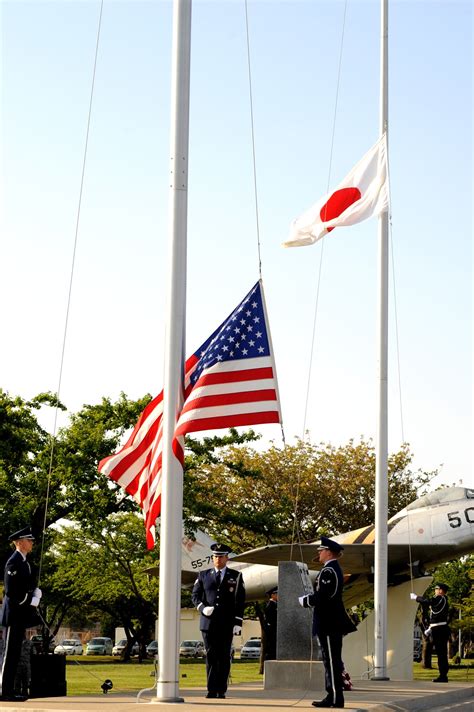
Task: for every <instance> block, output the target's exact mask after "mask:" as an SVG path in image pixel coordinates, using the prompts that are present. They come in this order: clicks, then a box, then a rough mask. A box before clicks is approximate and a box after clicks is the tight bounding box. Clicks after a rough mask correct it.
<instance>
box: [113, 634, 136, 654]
mask: <svg viewBox="0 0 474 712" xmlns="http://www.w3.org/2000/svg"><path fill="white" fill-rule="evenodd" d="M126 647H127V639H126V638H122V640H119V642H118V643H116V644H115V645H114V647H113V648H112V655H122V653H123V651H124V650H125V648H126ZM139 649H140V648H139V645H138V643H137V642H136V641H135V642H134V643H133V645H132V649H131V650H130V655H138V652H139Z"/></svg>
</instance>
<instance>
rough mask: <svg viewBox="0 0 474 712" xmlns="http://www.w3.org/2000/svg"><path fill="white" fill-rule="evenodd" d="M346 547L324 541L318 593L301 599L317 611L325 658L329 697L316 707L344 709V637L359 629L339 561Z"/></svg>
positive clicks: (315, 625)
mask: <svg viewBox="0 0 474 712" xmlns="http://www.w3.org/2000/svg"><path fill="white" fill-rule="evenodd" d="M343 550H344V547H343V546H341V545H340V544H339V543H338V542H337V541H334V540H333V539H328V537H326V536H323V537H321V545H320V546H319V547H318V552H319V554H318V558H319V561H320V562H321V563H322V564H323V568H322V569H321V571H320V572H319V575H318V578H317V579H316V581H315V584H314V592H313V593H310V594H309V595H307V596H300V598H299V599H298V600H299V602H300V604H301V605H302V606H303V607H304V608H309V607H313V608H314V613H313V635H317V636H318V640H319V643H320V645H321V652H322V656H323V663H324V671H325V682H326V693H327V694H326V697H325V698H324V699H323V700H318V701H316V700H315V701H314V702H313V703H312V704H313V706H314V707H344V695H343V677H342V673H343V670H344V666H343V663H342V637H343V636H344V635H346V634H347V633H352V632H353V631H355V630H356V627H355V625H354V623H353V622H352V620H351V619H350V618H349V616H348V614H347V611H346V609H345V607H344V603H343V600H342V589H343V586H344V576H343V573H342V569H341V567H340V565H339V561H338V559H339V558H340V557H341V556H342V552H343Z"/></svg>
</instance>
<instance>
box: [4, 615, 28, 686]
mask: <svg viewBox="0 0 474 712" xmlns="http://www.w3.org/2000/svg"><path fill="white" fill-rule="evenodd" d="M24 638H25V628H24V626H23V625H18V624H13V625H10V626H7V627H6V628H4V639H5V647H4V649H3V664H2V695H3V696H8V697H11V696H12V695H14V694H15V675H16V671H17V667H18V663H19V661H20V656H21V644H22V642H23V640H24Z"/></svg>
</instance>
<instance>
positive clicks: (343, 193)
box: [319, 188, 361, 232]
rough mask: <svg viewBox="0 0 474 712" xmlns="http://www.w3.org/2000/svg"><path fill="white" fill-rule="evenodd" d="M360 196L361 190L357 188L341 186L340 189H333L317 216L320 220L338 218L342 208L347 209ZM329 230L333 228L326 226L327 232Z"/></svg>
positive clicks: (326, 220) (342, 210) (325, 220)
mask: <svg viewBox="0 0 474 712" xmlns="http://www.w3.org/2000/svg"><path fill="white" fill-rule="evenodd" d="M360 198H361V192H360V190H359V188H341V190H335V191H334V193H333V194H332V195H331V197H330V198H329V200H327V201H326V202H325V203H324V205H323V207H322V208H321V210H320V211H319V217H320V218H321V220H322V222H328V221H329V220H334V218H338V217H339V215H341V214H342V213H343V212H344V210H347V208H348V207H349V206H350V205H352V204H353V203H355V202H357V201H358V200H360ZM331 230H334V228H333V227H328V228H327V231H328V232H331Z"/></svg>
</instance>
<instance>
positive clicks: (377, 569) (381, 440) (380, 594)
mask: <svg viewBox="0 0 474 712" xmlns="http://www.w3.org/2000/svg"><path fill="white" fill-rule="evenodd" d="M380 24H381V44H380V135H382V134H383V132H384V131H385V132H387V151H388V0H381V23H380ZM378 228H379V229H378V244H379V251H378V264H379V273H378V274H379V277H378V312H377V326H378V369H377V389H378V423H377V441H376V466H375V560H374V609H375V629H374V638H375V640H374V675H373V679H374V680H388V679H389V678H388V677H387V569H388V566H387V520H388V415H387V404H388V393H387V372H388V212H387V211H386V212H383V213H381V215H380V216H379V225H378Z"/></svg>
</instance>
